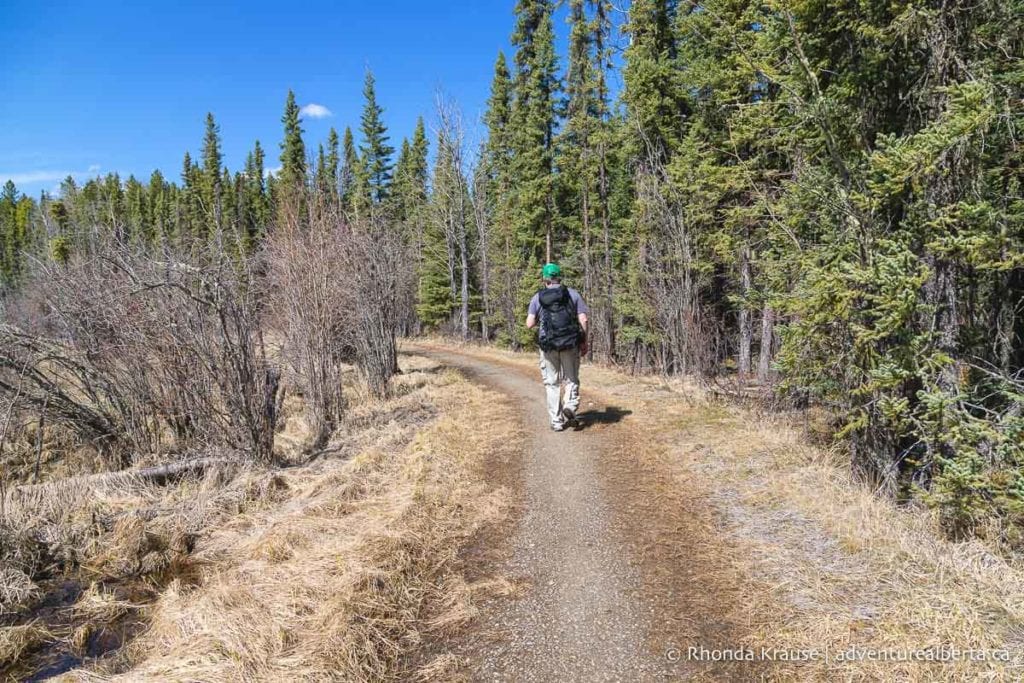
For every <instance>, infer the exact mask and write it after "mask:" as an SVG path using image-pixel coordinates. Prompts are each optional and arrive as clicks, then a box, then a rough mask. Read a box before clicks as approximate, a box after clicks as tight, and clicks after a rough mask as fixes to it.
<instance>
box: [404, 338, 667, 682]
mask: <svg viewBox="0 0 1024 683" xmlns="http://www.w3.org/2000/svg"><path fill="white" fill-rule="evenodd" d="M416 352H417V353H424V354H425V355H428V356H430V357H432V358H434V359H436V360H438V361H440V362H442V363H444V364H446V365H450V366H453V367H456V368H459V369H460V370H462V371H464V372H466V373H467V374H469V375H470V376H471V377H472V378H474V379H475V380H477V381H480V382H482V383H484V384H486V385H489V386H491V387H493V388H495V389H498V390H499V391H501V392H503V393H506V394H507V395H510V396H512V397H513V398H515V399H517V404H518V405H520V406H521V409H522V411H523V416H522V418H523V424H524V425H526V426H527V431H528V435H527V448H526V452H525V453H524V458H525V460H524V463H523V486H524V488H525V491H524V510H523V514H522V517H521V519H520V522H519V524H518V528H517V529H516V530H515V532H514V535H513V538H512V539H511V548H510V550H511V554H510V558H509V559H508V561H507V566H506V567H504V568H502V569H503V572H504V573H506V574H508V575H510V576H511V577H513V578H514V579H516V580H519V581H522V582H523V583H525V584H526V586H527V588H526V591H525V594H524V595H523V596H522V597H521V598H519V599H518V600H514V601H505V602H504V603H503V604H502V605H500V606H498V607H497V608H495V609H493V610H490V611H489V612H490V613H488V614H486V615H485V616H484V618H483V622H484V623H483V624H481V625H480V626H479V627H477V628H476V629H474V630H475V631H476V632H477V633H478V634H486V635H485V636H484V637H481V638H477V639H474V642H473V645H472V650H473V652H471V654H470V660H471V671H470V676H471V677H472V679H473V680H482V681H637V680H661V679H662V678H663V677H664V675H665V674H666V673H667V672H665V671H664V663H663V659H662V658H661V657H659V655H658V654H657V653H655V652H651V651H649V649H648V648H647V647H646V646H645V641H646V635H647V633H648V632H649V631H650V629H651V624H650V623H649V622H650V619H651V614H652V612H651V609H650V608H649V607H645V603H644V600H643V599H641V598H640V596H639V594H640V588H641V576H640V572H639V570H638V568H637V563H636V562H635V561H634V560H633V558H632V557H631V553H630V551H629V549H628V548H626V547H624V546H623V544H622V543H620V542H619V541H617V540H616V538H617V537H618V536H620V534H617V533H616V529H615V528H614V524H615V518H616V517H615V515H614V514H613V510H612V502H611V501H609V500H608V499H607V498H606V495H605V491H604V490H603V487H602V483H601V481H600V471H599V469H600V468H599V457H600V454H601V449H602V448H607V447H609V442H608V440H607V439H606V438H602V435H601V433H597V432H595V431H594V430H592V429H589V428H584V429H581V430H578V431H570V430H567V431H565V432H554V431H552V430H551V429H550V428H548V421H547V415H546V411H545V408H544V400H543V397H544V389H543V386H542V385H541V381H540V370H539V368H538V370H537V373H536V376H535V377H529V376H527V375H526V374H525V373H523V372H521V371H518V370H516V369H512V368H509V367H505V366H501V365H497V364H492V363H488V362H486V361H482V360H478V359H475V358H472V357H470V356H466V355H462V354H458V353H452V352H450V351H445V350H440V349H433V348H432V349H429V350H423V349H419V348H418V349H417V350H416ZM585 381H586V378H585V377H584V389H583V402H582V404H581V413H582V414H584V415H586V413H587V408H586V407H587V397H586V385H585ZM618 419H621V416H617V415H612V416H609V415H607V414H605V413H599V412H596V411H593V416H592V421H595V420H599V421H602V422H608V421H613V420H614V421H617V420H618ZM626 419H628V418H626ZM482 428H486V426H485V425H483V426H482ZM675 673H676V674H678V673H679V671H678V670H677V671H676V672H675Z"/></svg>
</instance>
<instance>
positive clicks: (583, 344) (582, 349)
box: [576, 313, 590, 356]
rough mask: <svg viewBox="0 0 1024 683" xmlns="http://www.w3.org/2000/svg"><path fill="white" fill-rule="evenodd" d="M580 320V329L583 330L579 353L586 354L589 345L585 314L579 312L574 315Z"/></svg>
mask: <svg viewBox="0 0 1024 683" xmlns="http://www.w3.org/2000/svg"><path fill="white" fill-rule="evenodd" d="M576 317H577V318H579V321H580V329H581V330H583V336H582V337H581V338H580V355H581V356H585V355H587V351H588V350H589V348H590V346H589V344H587V314H586V313H580V314H578V315H577V316H576Z"/></svg>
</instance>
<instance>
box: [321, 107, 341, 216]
mask: <svg viewBox="0 0 1024 683" xmlns="http://www.w3.org/2000/svg"><path fill="white" fill-rule="evenodd" d="M339 147H340V144H339V140H338V131H336V130H334V127H333V126H332V127H331V130H330V132H329V133H328V134H327V160H326V163H325V166H324V178H325V182H326V183H327V186H328V190H329V194H330V197H331V199H332V201H334V202H336V201H337V200H338V182H339V175H338V174H339V172H340V169H341V152H340V149H339Z"/></svg>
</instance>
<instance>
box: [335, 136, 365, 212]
mask: <svg viewBox="0 0 1024 683" xmlns="http://www.w3.org/2000/svg"><path fill="white" fill-rule="evenodd" d="M341 149H342V162H341V171H340V177H339V179H338V181H339V182H338V186H339V189H340V192H341V208H342V210H344V211H345V212H346V213H349V214H352V213H354V211H355V208H356V196H355V195H356V188H357V185H358V183H359V175H360V172H361V171H360V162H359V152H357V151H356V144H355V140H354V138H353V136H352V129H351V128H348V127H346V128H345V134H344V135H343V136H342V143H341Z"/></svg>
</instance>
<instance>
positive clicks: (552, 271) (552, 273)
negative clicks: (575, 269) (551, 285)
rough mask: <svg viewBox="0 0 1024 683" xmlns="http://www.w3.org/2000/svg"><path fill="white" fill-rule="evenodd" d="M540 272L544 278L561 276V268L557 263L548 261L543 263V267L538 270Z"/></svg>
mask: <svg viewBox="0 0 1024 683" xmlns="http://www.w3.org/2000/svg"><path fill="white" fill-rule="evenodd" d="M540 274H541V276H542V277H543V278H544V279H545V280H548V279H550V278H553V277H562V269H561V268H559V267H558V264H557V263H548V264H545V265H544V269H543V270H541V271H540Z"/></svg>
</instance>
